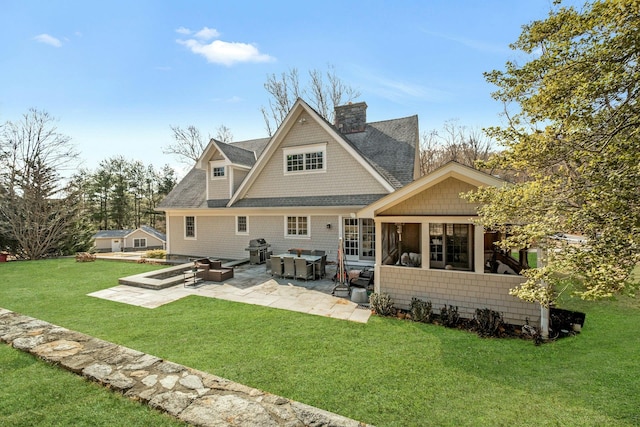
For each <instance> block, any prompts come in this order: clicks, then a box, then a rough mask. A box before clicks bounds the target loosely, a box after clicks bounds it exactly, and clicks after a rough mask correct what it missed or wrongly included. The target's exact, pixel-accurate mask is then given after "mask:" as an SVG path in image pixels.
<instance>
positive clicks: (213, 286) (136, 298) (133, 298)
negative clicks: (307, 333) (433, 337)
mask: <svg viewBox="0 0 640 427" xmlns="http://www.w3.org/2000/svg"><path fill="white" fill-rule="evenodd" d="M334 272H335V266H331V265H329V266H327V277H326V278H324V279H320V280H309V281H303V280H291V279H281V278H273V277H271V275H270V274H269V273H268V272H267V271H266V268H265V266H264V265H250V264H243V265H239V266H236V267H235V269H234V277H233V278H232V279H229V280H226V281H224V282H221V283H216V282H201V283H202V284H199V285H198V286H188V287H185V286H184V285H182V284H178V285H173V286H171V287H168V288H165V289H157V290H155V289H145V288H140V287H134V286H129V285H118V286H114V287H112V288H109V289H103V290H101V291H97V292H92V293H90V294H89V296H92V297H96V298H102V299H106V300H110V301H116V302H120V303H124V304H131V305H136V306H140V307H146V308H151V309H153V308H156V307H160V306H161V305H164V304H168V303H171V302H173V301H177V300H179V299H180V298H184V297H186V296H189V295H199V296H203V297H209V298H218V299H223V300H228V301H235V302H241V303H246V304H255V305H262V306H267V307H271V308H279V309H283V310H291V311H297V312H301V313H307V314H312V315H318V316H325V317H332V318H336V319H342V320H350V321H354V322H361V323H366V322H367V321H368V320H369V316H370V314H371V311H370V310H369V309H368V308H367V307H363V306H360V305H358V304H356V303H354V302H351V301H350V300H349V299H347V298H338V297H335V296H333V295H331V292H332V290H333V288H334V283H333V280H331V278H332V277H333V275H334Z"/></svg>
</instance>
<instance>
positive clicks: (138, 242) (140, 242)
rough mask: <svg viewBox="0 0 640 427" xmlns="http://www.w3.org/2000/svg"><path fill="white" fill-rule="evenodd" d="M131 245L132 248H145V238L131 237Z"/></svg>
mask: <svg viewBox="0 0 640 427" xmlns="http://www.w3.org/2000/svg"><path fill="white" fill-rule="evenodd" d="M133 247H134V248H146V247H147V239H146V238H144V237H142V238H140V239H133Z"/></svg>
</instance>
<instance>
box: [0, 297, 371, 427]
mask: <svg viewBox="0 0 640 427" xmlns="http://www.w3.org/2000/svg"><path fill="white" fill-rule="evenodd" d="M0 342H4V343H7V344H9V345H11V346H13V347H14V348H16V349H18V350H22V351H26V352H29V353H31V354H33V355H35V356H37V357H39V358H41V359H43V360H45V361H47V362H49V363H52V364H55V365H58V366H60V367H62V368H65V369H67V370H69V371H71V372H74V373H76V374H78V375H82V376H83V377H85V378H87V379H89V380H92V381H95V382H97V383H99V384H102V385H104V386H106V387H108V388H109V389H111V390H113V391H118V392H120V393H122V394H124V395H125V396H127V397H129V398H131V399H134V400H136V401H139V402H142V403H144V404H147V405H149V406H151V407H152V408H155V409H158V410H160V411H164V412H167V413H169V414H171V415H173V416H174V417H176V418H178V419H180V420H182V421H185V422H187V423H188V424H191V425H194V426H203V427H208V426H211V427H218V426H247V427H265V426H273V427H279V426H281V427H302V426H316V427H365V426H367V425H366V424H364V423H362V422H359V421H356V420H353V419H350V418H346V417H343V416H341V415H338V414H334V413H331V412H328V411H325V410H322V409H318V408H315V407H313V406H309V405H306V404H304V403H300V402H297V401H294V400H291V399H287V398H285V397H281V396H277V395H274V394H270V393H267V392H264V391H262V390H258V389H255V388H252V387H248V386H245V385H242V384H239V383H235V382H233V381H230V380H227V379H224V378H221V377H218V376H216V375H212V374H210V373H207V372H203V371H199V370H196V369H192V368H189V367H187V366H184V365H179V364H177V363H173V362H171V361H168V360H163V359H161V358H159V357H155V356H153V355H150V354H145V353H142V352H140V351H137V350H133V349H131V348H127V347H123V346H120V345H116V344H114V343H110V342H107V341H103V340H100V339H97V338H94V337H91V336H89V335H85V334H82V333H79V332H76V331H72V330H69V329H66V328H62V327H60V326H56V325H53V324H51V323H48V322H44V321H42V320H38V319H35V318H32V317H28V316H24V315H21V314H19V313H15V312H12V311H9V310H5V309H3V308H0Z"/></svg>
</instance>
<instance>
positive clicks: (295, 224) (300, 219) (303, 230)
mask: <svg viewBox="0 0 640 427" xmlns="http://www.w3.org/2000/svg"><path fill="white" fill-rule="evenodd" d="M286 230H287V237H300V236H302V237H308V236H309V217H306V216H288V217H287V223H286Z"/></svg>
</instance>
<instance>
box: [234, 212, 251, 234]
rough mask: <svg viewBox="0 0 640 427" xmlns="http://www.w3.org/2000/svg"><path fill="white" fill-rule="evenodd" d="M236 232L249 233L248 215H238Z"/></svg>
mask: <svg viewBox="0 0 640 427" xmlns="http://www.w3.org/2000/svg"><path fill="white" fill-rule="evenodd" d="M236 234H249V218H248V217H246V216H237V217H236Z"/></svg>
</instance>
